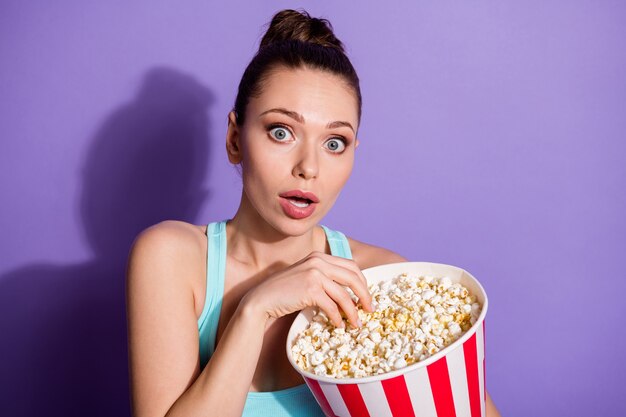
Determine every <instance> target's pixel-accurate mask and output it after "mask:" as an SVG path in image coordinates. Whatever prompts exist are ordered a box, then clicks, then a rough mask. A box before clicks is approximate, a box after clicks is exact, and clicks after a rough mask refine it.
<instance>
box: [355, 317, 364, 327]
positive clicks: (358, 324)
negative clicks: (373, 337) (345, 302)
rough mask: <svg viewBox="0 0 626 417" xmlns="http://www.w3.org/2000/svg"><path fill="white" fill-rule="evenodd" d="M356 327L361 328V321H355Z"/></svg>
mask: <svg viewBox="0 0 626 417" xmlns="http://www.w3.org/2000/svg"><path fill="white" fill-rule="evenodd" d="M356 325H357V326H359V327H361V326H363V323H361V319H356Z"/></svg>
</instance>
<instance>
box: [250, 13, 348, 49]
mask: <svg viewBox="0 0 626 417" xmlns="http://www.w3.org/2000/svg"><path fill="white" fill-rule="evenodd" d="M289 40H298V41H301V42H309V43H314V44H318V45H321V46H325V47H330V48H337V49H339V50H340V51H341V52H344V53H345V51H344V49H343V44H342V43H341V41H340V40H339V39H337V38H336V37H335V34H334V33H333V26H332V24H331V23H330V22H329V21H328V20H326V19H318V18H316V17H311V16H309V14H308V13H307V12H306V11H304V10H302V11H297V10H292V9H285V10H281V11H280V12H278V13H276V14H275V15H274V17H273V18H272V21H271V22H270V24H269V28H268V29H267V32H266V33H265V35H264V36H263V39H262V40H261V45H260V46H259V49H263V48H266V47H267V46H269V45H271V44H273V43H277V42H281V41H289Z"/></svg>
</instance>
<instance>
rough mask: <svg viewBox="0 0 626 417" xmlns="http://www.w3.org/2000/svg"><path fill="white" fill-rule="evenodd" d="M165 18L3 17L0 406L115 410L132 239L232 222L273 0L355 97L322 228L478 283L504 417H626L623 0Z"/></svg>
mask: <svg viewBox="0 0 626 417" xmlns="http://www.w3.org/2000/svg"><path fill="white" fill-rule="evenodd" d="M62 3H66V4H65V5H63V4H62ZM174 3H175V2H165V1H149V2H148V1H136V2H132V4H124V5H123V6H122V3H121V2H108V4H100V3H98V2H96V3H94V4H90V5H89V6H87V5H83V4H82V3H81V2H54V5H52V3H44V2H42V5H35V4H26V3H23V2H15V1H9V2H7V1H4V2H3V3H2V5H1V6H0V94H1V99H0V129H1V130H0V132H1V138H0V190H1V192H2V194H1V195H2V204H1V206H0V231H1V233H0V335H1V336H0V337H1V339H2V340H1V342H0V415H5V416H9V415H11V416H23V415H31V416H34V415H64V416H67V415H93V416H99V415H103V416H104V415H107V416H112V415H116V416H122V415H128V401H129V400H128V398H129V395H128V381H127V366H128V365H127V356H126V355H127V352H126V327H125V326H126V325H125V304H124V268H125V261H126V256H127V252H128V249H129V245H130V242H131V240H132V238H133V237H134V236H135V235H136V233H138V232H139V231H140V230H142V229H143V228H145V227H147V226H149V225H151V224H154V223H156V222H158V221H161V220H164V219H180V220H185V221H189V222H193V223H196V224H203V223H208V222H210V221H215V220H221V219H223V218H227V217H230V216H232V215H233V214H234V212H235V210H236V208H237V205H238V202H239V197H240V180H239V178H238V176H237V174H236V172H235V170H234V169H233V168H232V167H231V166H230V165H229V164H228V161H227V158H226V155H225V150H224V137H225V132H226V115H227V112H228V111H229V109H230V108H231V106H232V104H233V102H234V99H235V93H236V90H237V85H238V83H239V80H240V77H241V74H242V73H243V70H244V68H245V66H246V65H247V63H248V62H249V60H250V59H251V57H252V56H253V54H254V52H255V51H256V49H257V47H258V42H259V41H260V38H261V36H262V34H263V32H264V27H263V25H264V24H265V23H267V22H269V20H270V18H271V16H272V15H273V14H274V13H275V12H276V11H278V10H279V9H280V8H283V7H292V8H296V7H304V8H306V10H308V11H309V12H310V13H311V14H312V15H313V16H317V17H327V18H329V19H330V20H331V22H332V23H333V25H334V27H335V30H336V33H337V35H338V37H339V38H340V39H341V40H343V41H344V42H345V44H346V46H347V49H348V54H349V56H350V57H351V59H352V60H353V63H354V65H355V67H356V69H357V71H358V73H359V76H360V78H361V82H362V92H363V99H364V107H363V120H362V124H361V127H360V131H359V134H360V140H361V146H360V147H359V149H358V151H357V158H356V164H355V169H354V172H353V176H352V178H351V179H350V181H349V182H348V184H347V186H346V188H345V189H344V191H343V193H342V195H341V197H340V198H339V200H338V201H337V204H336V206H335V207H334V209H333V211H332V212H331V213H330V214H329V215H328V216H327V217H326V218H325V219H324V224H327V225H328V226H330V227H333V228H336V229H338V230H341V231H343V232H345V233H346V234H348V235H350V236H352V237H354V238H356V239H359V240H363V241H366V242H369V243H373V244H376V245H379V246H383V247H387V248H390V249H392V250H395V251H397V252H399V253H400V254H402V255H404V256H405V257H407V258H409V259H410V260H423V261H433V262H443V263H449V264H453V265H457V266H460V267H462V268H465V269H467V270H468V271H470V272H472V273H473V274H474V275H475V276H476V277H477V278H478V279H479V280H480V281H481V282H482V283H483V285H484V286H485V288H486V290H487V293H488V295H489V297H490V310H489V315H488V322H487V323H488V326H487V387H488V390H489V392H490V393H491V395H492V397H493V398H494V400H495V402H496V404H497V405H498V407H499V408H500V410H501V411H502V412H503V414H504V415H507V416H530V415H532V416H555V415H569V416H590V415H605V416H616V415H624V413H626V404H624V395H623V393H624V388H623V386H624V385H623V384H624V383H623V375H624V372H625V371H626V361H625V360H624V359H623V358H624V350H625V349H624V348H625V347H626V346H625V343H624V342H625V336H624V331H623V318H624V314H625V313H626V308H625V307H624V294H626V284H625V278H626V277H625V275H624V272H623V271H624V270H623V266H622V264H621V263H618V262H620V261H621V260H622V259H623V258H624V253H625V252H626V250H625V249H626V221H625V215H624V212H625V209H626V198H625V195H626V193H625V192H624V188H625V186H626V181H625V180H626V168H625V167H626V164H625V163H624V156H625V155H626V145H625V141H624V140H625V139H626V137H625V134H624V133H625V132H626V77H625V74H626V48H625V46H624V39H626V25H624V22H625V21H626V19H625V18H626V7H624V5H623V3H621V2H617V1H614V2H610V1H561V2H545V1H524V2H515V3H516V4H504V3H503V2H499V1H472V2H459V3H458V4H452V3H450V2H445V4H444V3H443V2H416V1H405V2H398V5H396V6H394V7H389V6H385V5H383V2H372V3H371V4H367V5H366V4H364V3H362V2H358V3H357V2H354V3H346V2H343V3H341V4H335V2H330V1H324V2H318V1H315V2H313V1H311V2H240V1H233V2H227V3H220V5H219V8H218V6H216V5H211V4H209V2H204V1H190V2H184V4H174ZM511 3H513V2H511ZM619 358H622V359H619Z"/></svg>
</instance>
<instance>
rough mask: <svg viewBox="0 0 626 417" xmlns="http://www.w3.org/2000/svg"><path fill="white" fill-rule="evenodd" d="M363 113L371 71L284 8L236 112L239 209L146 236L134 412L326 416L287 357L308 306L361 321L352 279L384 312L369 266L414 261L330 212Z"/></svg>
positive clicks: (319, 28)
mask: <svg viewBox="0 0 626 417" xmlns="http://www.w3.org/2000/svg"><path fill="white" fill-rule="evenodd" d="M360 117H361V94H360V88H359V80H358V77H357V75H356V73H355V71H354V68H353V67H352V65H351V63H350V61H349V60H348V58H347V57H346V56H345V54H344V51H343V46H342V43H341V42H340V41H339V40H338V39H337V38H335V36H334V35H333V33H332V29H331V26H330V23H329V22H328V21H326V20H321V19H316V18H311V17H309V15H308V14H307V13H306V12H302V13H301V12H297V11H294V10H284V11H281V12H279V13H277V14H276V15H275V16H274V18H273V19H272V22H271V25H270V27H269V29H268V31H267V33H266V34H265V37H264V38H263V40H262V41H261V45H260V48H259V51H258V53H257V54H256V56H255V57H254V58H253V60H252V61H251V63H250V64H249V65H248V67H247V69H246V71H245V73H244V75H243V78H242V80H241V83H240V85H239V91H238V95H237V98H236V102H235V107H234V109H233V111H231V112H230V113H229V115H228V131H227V134H226V152H227V154H228V159H229V161H230V162H231V163H233V164H236V165H238V166H240V169H241V175H242V182H243V190H242V194H241V203H240V205H239V209H238V210H237V212H236V213H235V215H234V216H233V218H232V219H229V220H227V221H221V222H213V223H211V224H209V225H208V226H207V225H192V224H188V223H184V222H180V221H164V222H161V223H159V224H157V225H154V226H152V227H150V228H148V229H146V230H144V231H143V232H142V233H141V234H140V235H139V236H138V237H137V239H136V240H135V242H134V244H133V247H132V250H131V254H130V258H129V263H128V276H127V304H128V324H129V355H130V374H131V394H132V406H133V413H134V415H136V416H141V417H143V416H164V415H168V416H186V417H187V416H201V415H202V416H207V415H210V416H220V417H222V416H241V415H244V416H255V415H257V416H260V415H263V416H269V415H272V416H274V417H279V416H321V415H323V414H322V412H321V409H320V407H319V406H318V405H317V403H316V402H315V399H314V397H313V396H312V394H311V393H310V391H309V390H308V388H307V386H306V385H305V384H304V381H303V380H302V378H301V377H300V375H299V374H298V373H297V372H296V371H295V370H294V369H293V368H292V367H291V365H290V364H289V362H288V360H287V356H286V352H285V340H286V336H287V331H288V329H289V327H290V325H291V323H292V321H293V319H294V318H295V315H296V314H297V313H298V312H299V311H300V310H302V309H303V308H305V307H307V306H318V307H320V308H321V309H323V310H324V311H325V312H326V313H327V314H328V316H329V317H330V319H331V320H332V321H333V322H334V323H335V324H336V325H343V321H342V317H341V313H340V312H343V313H344V314H345V316H346V317H347V318H348V320H349V322H350V323H351V324H352V325H355V326H358V325H359V324H360V323H358V322H357V321H358V317H357V306H355V305H354V303H353V302H352V300H351V298H350V296H349V294H348V292H347V291H346V290H345V289H344V288H343V287H342V286H347V287H349V288H350V289H351V290H352V291H353V292H354V293H355V294H356V295H357V296H358V297H359V304H360V307H362V308H364V309H365V310H366V311H371V305H370V302H371V297H370V295H369V293H368V291H367V285H366V281H365V278H364V276H363V274H362V273H361V272H360V271H361V270H362V269H365V268H369V267H372V266H376V265H380V264H386V263H392V262H403V261H406V259H405V258H403V257H402V256H400V255H398V254H396V253H393V252H391V251H389V250H386V249H383V248H379V247H376V246H372V245H368V244H366V243H362V242H359V241H356V240H353V239H350V238H346V237H345V235H343V234H342V233H341V232H337V231H333V230H330V229H328V228H326V227H324V226H321V225H319V223H318V222H319V221H320V220H321V219H322V218H323V217H324V215H325V214H326V213H327V212H328V211H329V210H330V208H331V207H332V206H333V204H334V202H335V200H336V199H337V197H338V196H339V193H340V192H341V189H342V187H343V186H344V184H345V182H346V181H347V180H348V177H349V176H350V173H351V171H352V166H353V162H354V156H355V150H356V148H357V146H358V144H359V142H358V139H357V132H358V127H359V124H360ZM488 415H489V414H488ZM491 415H494V416H495V415H497V411H495V408H491Z"/></svg>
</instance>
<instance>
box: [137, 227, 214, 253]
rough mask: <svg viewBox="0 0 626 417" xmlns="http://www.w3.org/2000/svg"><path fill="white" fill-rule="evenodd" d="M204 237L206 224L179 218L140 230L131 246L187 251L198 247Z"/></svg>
mask: <svg viewBox="0 0 626 417" xmlns="http://www.w3.org/2000/svg"><path fill="white" fill-rule="evenodd" d="M205 239H206V225H204V226H199V225H195V224H191V223H187V222H184V221H180V220H164V221H161V222H159V223H156V224H154V225H152V226H149V227H147V228H145V229H144V230H142V231H141V232H140V233H139V234H138V235H137V237H136V238H135V241H134V242H133V247H137V246H142V247H149V248H150V249H153V250H159V251H174V252H178V251H181V252H188V251H190V250H192V251H193V250H194V249H200V248H201V246H202V243H203V241H204V240H205Z"/></svg>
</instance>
